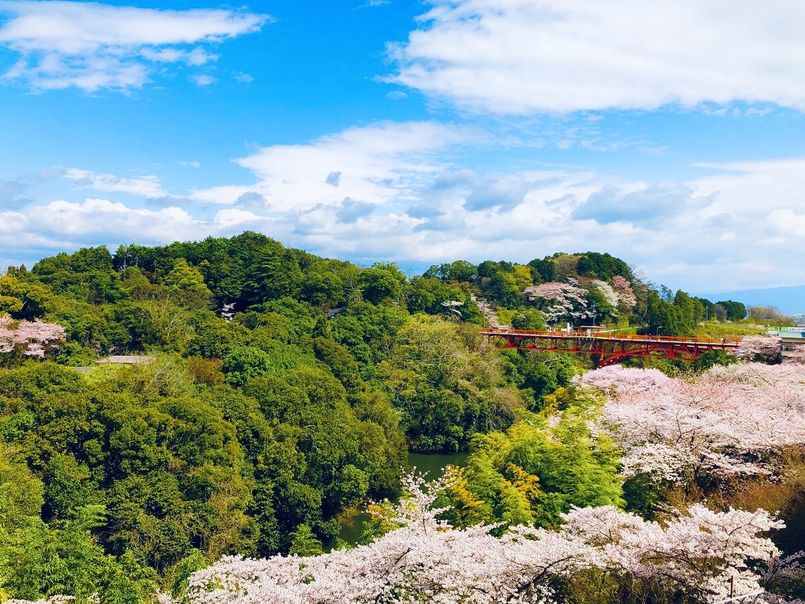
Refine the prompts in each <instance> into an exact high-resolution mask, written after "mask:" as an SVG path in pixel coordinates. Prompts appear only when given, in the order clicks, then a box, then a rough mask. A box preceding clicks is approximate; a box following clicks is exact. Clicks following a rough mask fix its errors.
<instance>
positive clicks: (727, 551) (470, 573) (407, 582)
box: [187, 475, 783, 604]
mask: <svg viewBox="0 0 805 604" xmlns="http://www.w3.org/2000/svg"><path fill="white" fill-rule="evenodd" d="M404 485H405V487H406V488H407V489H408V490H409V492H410V493H411V497H410V498H408V499H404V500H402V501H401V502H400V503H399V504H397V505H395V506H392V507H391V509H392V517H391V518H390V520H391V521H392V523H393V524H394V525H396V526H398V527H399V528H397V529H396V530H392V531H391V532H389V533H387V534H386V535H384V536H382V537H380V538H379V539H377V540H376V541H374V542H373V543H371V544H369V545H364V546H358V547H356V548H354V549H349V550H338V551H334V552H331V553H329V554H324V555H321V556H310V557H297V556H290V557H283V556H276V557H273V558H269V559H266V560H254V559H243V558H240V557H237V556H231V557H226V558H223V559H222V560H220V561H219V562H217V563H216V564H214V565H213V566H211V567H210V568H208V569H205V570H202V571H199V572H197V573H194V574H193V575H192V576H191V577H190V581H189V588H188V591H187V598H188V599H189V601H190V602H193V603H198V604H202V603H203V604H225V603H227V604H228V603H235V602H237V603H243V604H246V603H254V604H257V603H258V602H260V603H268V604H271V603H276V604H279V603H283V604H285V603H298V604H307V603H310V604H313V603H317V604H318V603H321V604H324V603H345V604H349V603H355V604H357V603H366V602H378V603H391V602H412V603H413V602H430V603H440V604H453V603H454V604H459V603H473V604H485V603H489V604H492V603H501V602H517V603H523V604H524V603H526V602H531V603H538V602H539V603H544V604H548V603H551V602H556V601H557V599H556V598H555V597H554V596H555V591H554V588H555V587H556V586H557V585H559V584H564V585H565V586H566V587H567V589H570V590H571V591H573V590H574V589H577V588H579V582H581V583H583V582H584V581H585V580H586V579H589V578H590V573H593V574H595V573H598V574H599V575H601V576H603V574H606V575H607V576H609V577H614V578H615V583H614V584H611V585H612V586H613V587H612V589H613V590H614V591H613V592H612V593H610V594H602V595H601V596H600V597H599V599H598V600H597V601H600V602H604V601H606V602H614V601H619V600H616V599H615V594H616V593H619V591H622V590H621V586H620V584H619V583H618V582H619V581H620V582H622V584H623V586H626V585H627V584H628V586H629V590H631V592H632V593H634V592H636V591H642V592H644V595H647V594H649V593H651V594H654V596H656V595H657V594H661V593H666V594H671V595H673V594H675V593H684V594H691V595H694V596H696V598H697V599H698V600H702V601H711V602H713V601H716V600H718V599H720V598H723V597H725V596H726V595H728V594H729V593H730V592H731V591H732V592H733V593H735V594H742V593H751V592H753V591H757V590H758V589H760V584H759V581H760V578H761V571H762V567H763V565H764V564H767V563H768V562H769V561H771V560H773V559H774V558H775V557H776V556H778V555H779V551H778V550H777V549H776V548H775V546H774V545H773V544H772V542H771V541H770V540H769V539H767V538H766V537H764V536H763V533H765V532H766V531H769V530H772V529H777V528H781V527H782V526H783V525H782V523H780V522H776V521H774V520H773V519H772V517H771V516H770V515H769V514H768V513H767V512H765V511H763V510H758V511H757V512H754V513H751V512H743V511H736V510H730V511H727V512H713V511H710V510H708V509H707V508H705V507H704V506H700V505H697V506H692V507H691V509H690V510H689V512H688V513H686V514H675V515H673V516H672V517H671V518H670V519H669V521H668V522H667V523H666V524H665V525H661V524H659V523H657V522H647V521H645V520H643V519H641V518H639V517H638V516H635V515H634V514H628V513H625V512H622V511H620V510H618V509H616V508H614V507H612V506H606V507H602V508H584V509H574V510H572V511H571V512H569V513H567V514H563V515H562V518H563V521H564V524H563V526H562V527H561V528H560V529H559V530H555V531H549V530H545V529H533V528H526V527H517V528H515V529H513V530H512V531H511V532H509V533H507V534H506V535H504V536H503V537H502V538H495V537H493V536H491V535H490V534H489V531H490V530H491V529H492V528H494V527H492V526H476V527H472V528H470V529H467V530H456V529H453V528H451V527H450V526H449V525H447V523H445V522H444V521H441V520H439V514H441V513H442V512H443V511H444V509H443V508H442V509H438V508H437V509H433V508H432V507H431V506H432V504H433V502H434V501H435V498H436V496H437V494H438V492H439V491H440V490H441V489H443V488H445V482H444V479H442V480H440V481H436V482H435V483H434V484H433V485H430V486H429V485H427V484H426V483H425V482H424V480H423V479H422V478H421V477H420V478H417V477H414V476H413V475H411V476H408V477H407V478H405V479H404ZM670 599H671V598H670V597H669V599H668V600H667V601H670ZM641 601H643V600H641ZM655 601H660V600H657V599H655Z"/></svg>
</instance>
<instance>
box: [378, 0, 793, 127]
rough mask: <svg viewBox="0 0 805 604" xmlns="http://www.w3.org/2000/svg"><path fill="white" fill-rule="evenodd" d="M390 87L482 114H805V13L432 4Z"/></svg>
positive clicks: (709, 6)
mask: <svg viewBox="0 0 805 604" xmlns="http://www.w3.org/2000/svg"><path fill="white" fill-rule="evenodd" d="M430 3H431V4H432V6H433V7H432V9H431V10H430V11H429V12H428V13H427V14H425V15H423V16H422V17H421V18H420V27H419V28H418V29H417V30H415V31H413V32H411V34H410V36H409V40H408V41H407V43H405V44H400V45H397V46H392V47H391V48H390V53H391V56H392V58H393V59H394V60H395V61H396V62H397V63H398V66H399V71H398V73H397V74H396V75H394V76H392V77H390V78H388V79H389V81H392V82H395V83H399V84H404V85H406V86H410V87H413V88H417V89H419V90H421V91H422V92H424V93H425V94H428V95H431V96H434V97H437V98H444V99H447V100H449V101H451V102H455V103H457V104H458V105H460V106H463V107H467V108H471V109H474V110H478V111H483V112H492V113H500V114H504V113H511V114H528V113H532V112H541V111H549V112H556V111H558V112H566V111H574V110H583V109H589V110H599V109H610V108H641V109H651V108H656V107H660V106H663V105H666V104H672V103H679V104H682V105H686V106H691V105H696V104H699V103H703V102H714V103H717V104H723V103H729V102H731V101H736V100H742V101H748V102H770V103H777V104H779V105H782V106H789V107H796V108H799V109H805V38H803V37H802V32H801V25H802V23H803V22H805V4H802V3H798V2H790V1H789V0H770V1H769V2H763V3H753V2H738V3H736V2H730V1H728V0H678V1H676V2H644V1H641V0H610V1H608V2H601V1H600V0H544V1H542V2H538V3H537V2H533V1H532V0H506V1H504V2H501V1H500V0H430Z"/></svg>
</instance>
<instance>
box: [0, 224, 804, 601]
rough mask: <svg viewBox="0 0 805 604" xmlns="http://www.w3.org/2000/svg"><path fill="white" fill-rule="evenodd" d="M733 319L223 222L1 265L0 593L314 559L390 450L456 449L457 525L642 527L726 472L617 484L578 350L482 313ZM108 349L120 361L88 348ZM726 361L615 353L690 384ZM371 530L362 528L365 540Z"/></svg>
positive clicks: (453, 517)
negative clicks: (371, 257) (323, 245)
mask: <svg viewBox="0 0 805 604" xmlns="http://www.w3.org/2000/svg"><path fill="white" fill-rule="evenodd" d="M746 314H747V309H746V308H745V307H744V306H743V305H742V304H740V303H739V302H734V301H719V302H716V303H714V302H711V301H709V300H704V299H700V298H696V297H693V296H690V295H688V294H687V293H685V292H682V291H678V292H676V293H674V292H671V291H669V290H668V289H666V288H663V287H656V286H654V285H652V284H650V283H646V282H644V281H642V280H640V279H639V278H638V277H637V276H636V275H635V274H634V271H633V270H632V269H631V268H630V267H629V266H628V265H627V264H626V263H625V262H624V261H623V260H620V259H618V258H614V257H612V256H610V255H608V254H601V253H594V252H587V253H579V254H566V253H557V254H554V255H553V256H549V257H546V258H543V259H536V260H533V261H531V262H529V263H528V264H517V263H510V262H503V261H485V262H482V263H480V264H478V265H475V264H472V263H470V262H467V261H463V260H457V261H455V262H453V263H450V264H442V265H438V266H433V267H431V268H430V269H429V270H427V271H426V272H425V273H424V274H422V275H416V276H410V275H406V274H404V273H403V272H402V271H401V270H400V269H399V268H398V267H397V266H396V265H394V264H390V263H386V264H383V263H378V264H375V265H373V266H371V267H368V268H362V267H358V266H355V265H354V264H351V263H349V262H343V261H339V260H331V259H324V258H320V257H317V256H314V255H311V254H309V253H306V252H304V251H301V250H295V249H290V248H286V247H284V246H283V245H281V244H280V243H279V242H276V241H274V240H272V239H270V238H267V237H265V236H263V235H259V234H256V233H244V234H242V235H239V236H237V237H233V238H231V239H223V238H220V239H213V238H210V239H206V240H204V241H201V242H194V243H174V244H171V245H168V246H164V247H143V246H139V245H129V246H121V247H120V248H119V249H118V250H117V251H116V252H115V253H114V254H111V253H110V251H109V250H107V249H106V248H105V247H99V248H88V249H81V250H78V251H77V252H74V253H72V254H66V253H62V254H58V255H56V256H53V257H50V258H45V259H43V260H41V261H39V262H37V263H36V264H35V265H34V266H33V267H31V268H30V269H27V268H26V267H24V266H20V267H10V268H9V269H8V271H7V273H6V274H5V275H4V276H2V277H0V367H2V369H0V598H2V599H6V598H11V597H13V598H21V599H30V600H35V599H37V598H41V597H47V596H50V595H54V594H68V595H73V596H76V597H77V598H78V599H79V600H82V601H83V600H85V599H87V598H90V597H94V596H93V594H97V597H100V601H101V602H116V603H117V602H120V603H123V602H132V603H133V602H145V601H151V600H152V598H154V597H155V595H154V594H156V593H157V592H158V591H161V592H168V593H170V592H172V593H173V595H174V596H175V597H177V598H180V597H182V594H183V593H185V589H186V587H187V585H188V577H189V576H190V575H191V573H192V572H194V571H197V570H199V569H202V568H206V567H208V566H209V565H210V564H211V563H213V562H215V561H217V560H219V559H220V558H221V557H222V556H225V555H231V554H239V555H244V556H247V557H269V556H273V555H276V554H298V555H313V554H317V553H321V552H322V543H323V542H332V541H333V540H334V539H335V538H336V537H337V535H338V533H339V530H340V526H341V524H340V519H341V518H343V517H344V515H346V514H349V513H352V511H353V510H354V509H356V507H358V506H362V505H365V504H366V503H367V502H368V501H370V500H382V499H383V498H386V497H394V496H397V495H398V494H399V488H400V479H401V476H402V475H403V474H404V471H405V465H406V455H407V453H408V451H419V452H453V451H467V450H470V451H472V455H471V457H470V463H469V465H468V466H467V468H465V469H463V470H462V471H457V473H454V475H453V477H452V479H451V480H450V481H449V483H446V486H445V488H444V489H443V490H442V491H441V492H440V494H439V498H440V501H442V502H443V503H446V504H449V506H450V507H451V510H450V511H449V512H447V516H445V518H446V519H447V520H448V521H449V522H450V523H451V525H452V526H455V527H466V526H471V525H473V524H477V523H497V524H496V525H495V526H496V528H494V529H493V533H495V534H497V535H502V534H504V533H505V532H506V527H508V526H513V525H517V524H527V525H530V526H535V527H546V528H550V527H557V526H559V525H560V524H561V523H562V518H564V516H563V515H564V514H567V513H568V512H570V511H571V509H575V507H579V508H583V507H586V506H613V507H614V508H616V509H626V510H631V511H635V512H637V513H640V514H641V515H642V516H643V517H644V518H646V520H651V519H652V518H654V516H655V514H656V513H657V510H658V509H660V508H659V507H658V506H661V504H662V503H663V502H666V503H667V502H668V501H672V500H674V498H676V499H679V498H680V497H682V491H685V489H688V490H689V491H691V492H692V491H693V490H696V489H699V490H700V491H701V492H702V493H703V492H705V491H708V489H709V490H712V489H715V490H716V491H718V490H719V489H722V490H723V488H724V483H723V482H719V481H717V480H714V479H713V478H712V476H711V475H710V474H707V473H706V472H700V473H699V474H696V470H695V469H693V470H685V471H686V472H687V474H686V475H687V476H688V478H689V482H688V483H687V486H686V487H685V489H682V491H680V488H681V487H680V484H679V482H678V481H676V480H675V479H669V478H668V477H666V478H665V479H664V480H665V482H662V481H660V482H659V483H658V482H654V483H651V484H648V483H647V482H646V476H647V475H650V474H651V472H652V470H641V471H637V472H634V473H632V474H631V475H628V476H627V475H626V474H624V472H623V469H624V467H625V466H624V459H626V458H624V457H623V455H624V452H625V451H627V450H628V449H629V447H630V446H632V445H630V444H628V443H626V442H625V441H623V442H622V441H619V440H618V436H617V434H615V433H608V432H606V431H604V430H603V429H602V430H598V429H593V428H591V426H592V425H593V424H594V423H595V422H596V421H598V420H599V419H600V418H602V417H604V416H605V412H604V402H603V401H604V399H603V398H602V396H600V395H591V394H585V392H586V391H584V389H583V388H581V385H580V384H581V383H580V382H579V379H578V378H577V377H576V376H578V375H580V374H582V373H584V372H586V371H588V370H590V369H593V367H594V364H595V359H594V358H571V357H569V356H563V355H559V354H555V353H546V352H533V351H532V352H520V351H514V350H500V349H497V348H495V347H494V346H492V345H490V344H489V343H488V342H486V341H485V339H484V338H483V336H481V335H480V327H481V326H483V325H484V324H486V325H490V324H492V325H510V326H512V327H514V328H519V329H544V328H546V327H548V326H559V327H566V326H567V325H568V324H570V325H573V326H582V325H584V326H591V325H602V324H607V325H611V326H612V327H613V328H615V327H616V328H617V329H619V330H622V331H632V332H640V333H649V334H665V335H693V334H694V333H696V332H697V330H699V331H700V330H702V329H705V330H707V329H709V330H711V331H712V330H715V331H718V329H720V327H719V325H722V324H723V322H727V321H730V322H737V321H741V320H743V319H744V318H745V316H746ZM110 355H118V356H119V355H130V356H132V358H131V359H129V361H130V362H129V363H127V364H112V363H102V362H99V361H103V360H104V359H105V358H106V357H109V356H110ZM778 360H779V359H778ZM734 361H735V359H734V357H728V355H726V354H724V353H718V354H715V353H712V354H708V355H705V356H703V357H700V359H699V361H697V363H696V364H695V366H694V367H684V366H682V365H676V364H674V363H673V362H671V361H660V360H643V361H641V362H638V361H635V362H634V363H633V365H634V366H635V367H643V368H646V367H648V366H656V367H659V368H661V369H663V370H664V371H665V372H666V373H669V374H674V373H677V374H678V373H688V374H692V372H700V371H703V370H705V369H707V368H708V367H710V366H711V365H714V364H729V363H731V362H734ZM559 412H561V415H562V418H563V419H562V421H558V422H557V421H554V420H552V419H551V417H554V416H555V414H556V413H559ZM552 414H553V415H552ZM790 446H796V443H792V444H790ZM724 454H725V453H724V451H721V450H719V451H713V452H708V453H707V455H724ZM739 461H741V460H738V461H735V464H737V463H738V462H739ZM743 461H746V460H743ZM735 464H733V465H735ZM775 468H777V466H775ZM771 471H772V470H766V469H764V471H763V472H758V473H756V474H755V475H763V476H767V475H769V472H771ZM764 472H765V474H764ZM753 476H754V475H753ZM783 482H785V481H783ZM660 483H662V484H660ZM658 485H660V486H658ZM708 492H709V491H708ZM381 507H382V506H381ZM388 530H389V526H388V524H387V523H384V522H376V523H374V524H373V525H372V526H370V527H369V528H368V529H367V534H366V535H365V538H364V540H365V541H366V542H367V543H369V542H370V541H371V540H372V539H373V538H378V537H380V536H382V535H383V534H384V533H386V532H387V531H388ZM612 601H614V600H612ZM624 601H630V600H624ZM669 601H671V600H669ZM677 601H678V600H677Z"/></svg>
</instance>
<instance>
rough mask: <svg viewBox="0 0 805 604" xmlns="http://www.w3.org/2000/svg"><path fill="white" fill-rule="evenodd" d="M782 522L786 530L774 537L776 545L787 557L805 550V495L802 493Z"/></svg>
mask: <svg viewBox="0 0 805 604" xmlns="http://www.w3.org/2000/svg"><path fill="white" fill-rule="evenodd" d="M782 520H783V521H784V522H785V529H783V530H782V531H780V532H779V533H776V534H774V535H772V541H774V544H775V545H776V546H777V547H779V548H780V549H781V550H783V555H786V556H790V555H791V554H795V553H797V552H798V551H800V550H805V493H800V496H799V499H798V500H797V502H796V503H795V504H794V505H792V506H791V509H790V511H789V512H788V513H787V514H786V515H785V516H784V517H783V518H782Z"/></svg>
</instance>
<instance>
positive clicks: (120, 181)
mask: <svg viewBox="0 0 805 604" xmlns="http://www.w3.org/2000/svg"><path fill="white" fill-rule="evenodd" d="M64 177H65V178H68V179H70V180H72V181H73V182H75V183H76V184H77V185H80V186H81V187H86V188H90V189H95V190H96V191H106V192H115V193H131V194H133V195H140V196H142V197H150V198H156V197H168V196H169V195H168V193H167V192H166V191H165V190H164V189H163V188H162V185H161V184H160V182H159V179H158V178H157V177H156V176H143V177H141V178H124V177H120V176H115V175H113V174H99V173H97V172H91V171H89V170H79V169H78V168H65V169H64Z"/></svg>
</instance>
